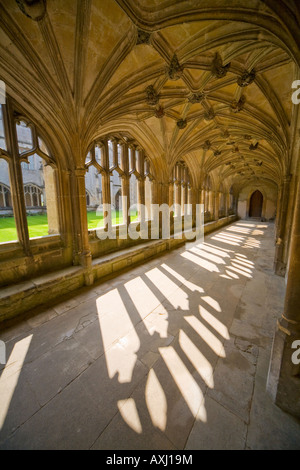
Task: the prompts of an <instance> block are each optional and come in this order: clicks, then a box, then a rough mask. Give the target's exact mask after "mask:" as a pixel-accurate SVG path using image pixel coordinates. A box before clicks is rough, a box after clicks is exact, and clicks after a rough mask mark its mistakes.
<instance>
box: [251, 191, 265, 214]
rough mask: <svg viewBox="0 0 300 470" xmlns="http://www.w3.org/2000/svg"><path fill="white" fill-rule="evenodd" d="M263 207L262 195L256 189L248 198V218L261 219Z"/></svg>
mask: <svg viewBox="0 0 300 470" xmlns="http://www.w3.org/2000/svg"><path fill="white" fill-rule="evenodd" d="M262 206H263V195H262V193H261V192H260V191H258V189H257V190H256V191H254V193H253V194H252V196H251V198H250V207H249V217H261V213H262Z"/></svg>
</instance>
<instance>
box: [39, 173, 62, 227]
mask: <svg viewBox="0 0 300 470" xmlns="http://www.w3.org/2000/svg"><path fill="white" fill-rule="evenodd" d="M43 171H44V179H45V192H46V206H47V219H48V233H49V234H57V233H60V230H59V217H58V204H57V192H56V181H57V174H56V172H57V171H56V169H53V168H51V166H50V165H45V164H44V165H43Z"/></svg>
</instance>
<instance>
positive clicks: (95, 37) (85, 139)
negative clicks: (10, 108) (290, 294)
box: [0, 0, 300, 187]
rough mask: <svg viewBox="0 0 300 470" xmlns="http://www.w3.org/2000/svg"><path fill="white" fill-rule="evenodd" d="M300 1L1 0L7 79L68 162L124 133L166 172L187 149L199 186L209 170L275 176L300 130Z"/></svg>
mask: <svg viewBox="0 0 300 470" xmlns="http://www.w3.org/2000/svg"><path fill="white" fill-rule="evenodd" d="M245 4H246V5H245ZM296 5H297V2H295V3H294V2H293V1H292V0H291V1H289V2H287V1H286V2H283V1H277V0H268V1H267V0H266V1H259V0H247V2H245V1H240V0H231V1H229V0H226V1H225V0H224V1H220V0H219V1H218V0H210V1H209V2H207V1H203V0H191V1H187V0H185V1H179V0H166V1H163V0H80V1H77V2H76V1H74V0H63V1H60V0H48V1H47V2H46V1H42V0H36V1H21V0H19V1H13V0H1V1H0V26H1V32H0V60H1V68H0V78H1V79H2V80H4V81H5V83H6V87H7V92H8V93H9V94H10V96H12V97H13V98H15V99H16V101H17V102H18V103H19V104H20V105H21V107H22V109H23V110H24V112H27V113H29V114H30V116H31V117H32V118H33V119H34V120H35V122H36V123H38V124H39V125H40V127H41V128H42V129H44V132H45V134H46V136H47V137H48V141H51V142H52V145H53V148H54V149H55V152H57V154H58V155H59V159H60V162H59V163H60V164H61V165H62V167H65V168H70V167H72V166H82V165H83V162H84V158H85V155H86V153H87V150H88V148H89V146H90V145H91V143H92V142H93V141H94V140H96V139H97V138H99V137H101V136H102V135H106V134H110V133H111V134H114V133H118V132H119V133H123V134H125V135H126V134H127V135H128V136H129V137H130V136H131V137H133V138H134V139H135V140H136V141H137V142H138V143H140V144H141V145H142V146H143V147H144V149H145V151H146V154H147V155H148V156H149V158H150V159H151V161H152V164H153V168H154V171H155V173H156V175H157V177H158V175H159V178H160V180H161V181H168V179H169V178H170V174H171V170H172V167H173V166H174V164H175V163H176V161H178V160H184V161H185V162H186V164H187V165H188V167H189V168H190V170H191V174H192V178H193V180H194V184H195V185H196V186H198V187H199V185H200V184H201V178H204V177H205V175H206V174H208V173H210V175H211V176H212V177H213V178H214V179H215V180H218V181H227V182H228V183H230V184H232V183H235V184H236V185H237V186H241V185H243V184H245V183H246V182H247V181H252V180H253V181H257V180H265V181H271V182H275V183H279V182H280V179H281V177H282V175H284V174H288V172H289V164H290V159H291V155H290V149H291V148H292V147H293V143H294V141H295V139H297V135H296V122H297V110H296V107H295V106H294V105H293V103H292V100H291V94H292V89H291V86H292V82H293V81H294V80H296V79H297V78H299V68H298V67H299V64H300V51H299V44H300V39H299V30H300V20H299V18H300V14H299V9H298V8H299V7H297V6H296ZM287 25H288V26H287ZM298 139H299V135H298Z"/></svg>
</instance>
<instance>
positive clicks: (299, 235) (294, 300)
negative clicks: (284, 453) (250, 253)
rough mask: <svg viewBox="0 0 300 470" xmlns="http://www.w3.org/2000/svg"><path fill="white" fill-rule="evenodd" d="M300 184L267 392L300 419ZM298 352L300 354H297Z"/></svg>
mask: <svg viewBox="0 0 300 470" xmlns="http://www.w3.org/2000/svg"><path fill="white" fill-rule="evenodd" d="M299 286H300V180H299V181H298V184H297V194H296V199H295V207H294V218H293V225H292V231H291V242H290V250H289V261H288V271H287V284H286V294H285V301H284V309H283V315H282V317H281V319H280V321H279V322H278V325H277V331H276V333H275V337H274V342H273V349H272V356H271V362H270V369H269V375H268V383H267V389H268V390H269V392H270V393H271V395H272V396H273V399H274V400H275V403H276V404H277V405H278V406H279V407H280V408H282V409H283V410H284V411H287V412H288V413H291V414H292V415H294V416H296V417H297V418H300V308H299V305H300V288H299ZM297 350H298V351H299V352H298V353H297Z"/></svg>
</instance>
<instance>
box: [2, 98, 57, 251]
mask: <svg viewBox="0 0 300 470" xmlns="http://www.w3.org/2000/svg"><path fill="white" fill-rule="evenodd" d="M6 98H7V100H9V99H10V98H9V97H6ZM12 106H13V105H12ZM13 108H14V106H13ZM12 111H13V112H8V107H7V106H6V105H1V107H0V146H1V149H2V150H1V151H2V155H3V156H4V158H5V162H4V159H1V162H0V185H2V188H3V186H6V188H8V190H5V191H4V190H2V203H3V204H5V207H2V206H1V208H0V216H2V227H4V218H3V216H4V215H5V216H10V217H12V213H13V205H16V206H15V207H17V211H16V212H15V217H16V219H15V223H16V225H15V226H16V230H15V229H14V230H15V234H16V233H18V235H19V237H20V242H21V244H22V246H23V247H24V248H25V247H27V250H28V242H29V239H28V235H29V238H33V237H40V236H48V235H51V234H59V231H60V227H59V211H58V204H57V200H58V198H57V173H56V163H55V160H54V158H53V156H52V155H51V152H50V151H49V148H48V145H47V144H46V142H45V141H44V138H43V137H42V136H41V135H40V132H39V130H38V128H37V127H36V126H35V124H34V123H32V122H31V121H30V120H29V119H27V117H26V116H23V115H21V114H19V112H18V111H17V110H16V109H13V110H12ZM4 124H5V125H4ZM6 125H7V128H10V127H14V128H15V131H16V132H12V133H9V134H8V135H5V129H6ZM7 148H8V149H10V151H7V150H6V149H7ZM10 152H13V153H12V154H10ZM15 152H16V153H15ZM9 170H10V171H9ZM10 177H11V180H10ZM22 191H23V195H22ZM4 192H5V194H4ZM4 210H6V213H5V214H4ZM8 211H10V214H9V213H8ZM26 224H27V227H26ZM27 228H28V232H27ZM3 233H4V232H3V231H1V234H2V235H3ZM0 238H1V241H4V240H3V236H1V237H0ZM16 239H17V236H16V235H14V236H13V238H12V237H9V238H7V240H8V241H9V240H16Z"/></svg>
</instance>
